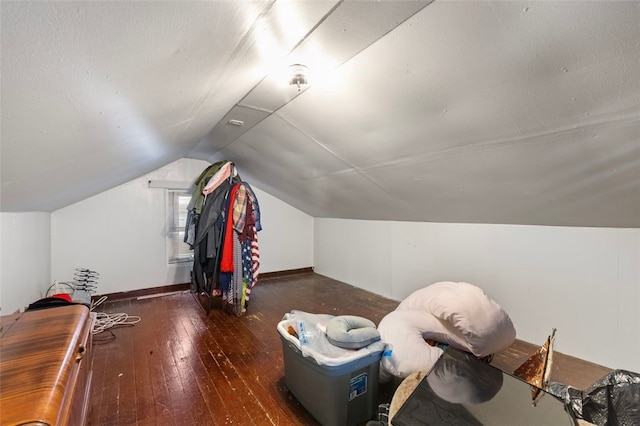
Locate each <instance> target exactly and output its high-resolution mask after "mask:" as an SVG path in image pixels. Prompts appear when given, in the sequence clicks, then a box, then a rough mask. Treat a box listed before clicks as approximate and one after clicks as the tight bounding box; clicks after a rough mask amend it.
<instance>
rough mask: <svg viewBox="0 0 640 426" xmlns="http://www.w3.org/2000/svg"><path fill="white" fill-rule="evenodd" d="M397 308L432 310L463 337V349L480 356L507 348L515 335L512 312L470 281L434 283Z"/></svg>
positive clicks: (412, 294) (430, 311) (413, 294)
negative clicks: (509, 312) (508, 313)
mask: <svg viewBox="0 0 640 426" xmlns="http://www.w3.org/2000/svg"><path fill="white" fill-rule="evenodd" d="M396 310H398V311H404V310H417V311H422V312H429V313H431V314H432V315H434V316H435V317H437V318H439V319H441V320H442V321H444V322H445V323H447V324H449V325H450V326H451V327H453V328H454V329H455V330H457V334H458V335H461V336H462V337H463V338H464V341H465V347H462V348H460V349H466V350H468V351H470V352H471V353H473V354H474V355H476V356H478V357H483V356H487V355H490V354H493V353H496V352H499V351H501V350H503V349H506V348H507V347H509V345H511V344H512V343H513V341H514V340H515V338H516V330H515V328H514V326H513V323H512V322H511V318H509V315H507V313H506V312H505V311H504V310H503V309H502V307H501V306H500V305H498V304H497V303H496V302H495V301H494V300H492V299H491V298H490V297H489V296H487V295H486V294H485V293H484V291H483V290H482V289H481V288H479V287H477V286H475V285H473V284H469V283H464V282H449V281H444V282H439V283H435V284H431V285H429V286H427V287H424V288H422V289H420V290H416V291H415V292H413V293H411V294H410V295H409V296H408V297H407V298H406V299H404V300H403V301H402V302H401V303H400V305H399V306H398V308H397V309H396ZM436 340H437V339H436ZM443 343H446V341H445V342H443ZM452 346H454V345H452Z"/></svg>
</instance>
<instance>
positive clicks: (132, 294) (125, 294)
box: [91, 283, 191, 302]
mask: <svg viewBox="0 0 640 426" xmlns="http://www.w3.org/2000/svg"><path fill="white" fill-rule="evenodd" d="M190 287H191V284H189V283H183V284H170V285H163V286H160V287H151V288H142V289H139V290H131V291H120V292H117V293H107V294H102V295H94V296H92V297H91V300H92V301H94V302H95V301H96V300H98V299H100V298H101V297H103V296H107V299H108V300H110V301H113V300H122V299H136V298H138V297H142V296H149V295H151V294H159V293H171V292H174V291H185V290H189V288H190Z"/></svg>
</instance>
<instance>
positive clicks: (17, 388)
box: [0, 305, 91, 425]
mask: <svg viewBox="0 0 640 426" xmlns="http://www.w3.org/2000/svg"><path fill="white" fill-rule="evenodd" d="M88 319H89V309H88V308H87V307H86V306H84V305H73V306H64V307H56V308H50V309H43V310H39V311H29V312H25V313H23V314H21V315H20V317H19V318H18V319H17V320H16V321H15V322H14V323H13V324H12V325H11V326H10V328H8V329H7V330H3V333H2V337H0V406H1V407H2V411H1V414H0V424H2V425H11V424H21V423H26V422H38V421H39V422H43V423H45V424H59V421H58V420H59V416H60V407H61V406H62V405H63V401H64V399H65V397H67V396H66V394H67V393H68V392H69V389H67V387H68V386H69V382H70V379H71V375H72V371H73V370H74V366H75V365H76V364H77V360H76V357H77V356H78V353H79V352H83V351H84V348H81V346H82V345H84V343H85V341H84V340H85V339H86V335H87V332H89V333H90V332H91V330H87V328H88V327H90V324H91V322H90V321H89V320H88Z"/></svg>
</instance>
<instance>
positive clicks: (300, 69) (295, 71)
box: [289, 64, 309, 92]
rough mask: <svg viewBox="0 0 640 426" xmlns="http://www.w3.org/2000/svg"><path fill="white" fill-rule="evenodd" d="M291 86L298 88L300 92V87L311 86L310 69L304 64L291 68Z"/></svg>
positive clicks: (291, 66)
mask: <svg viewBox="0 0 640 426" xmlns="http://www.w3.org/2000/svg"><path fill="white" fill-rule="evenodd" d="M289 84H290V85H291V86H297V87H298V92H299V91H300V90H301V89H300V86H303V85H305V84H309V68H307V67H306V66H305V65H302V64H293V65H290V66H289Z"/></svg>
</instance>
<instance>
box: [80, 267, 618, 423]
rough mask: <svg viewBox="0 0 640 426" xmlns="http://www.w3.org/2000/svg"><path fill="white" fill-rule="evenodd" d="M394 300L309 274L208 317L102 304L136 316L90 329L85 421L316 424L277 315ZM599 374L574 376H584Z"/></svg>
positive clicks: (279, 281)
mask: <svg viewBox="0 0 640 426" xmlns="http://www.w3.org/2000/svg"><path fill="white" fill-rule="evenodd" d="M397 305H398V302H397V301H394V300H390V299H386V298H384V297H381V296H378V295H375V294H372V293H369V292H367V291H364V290H361V289H359V288H356V287H353V286H350V285H347V284H344V283H341V282H338V281H335V280H332V279H330V278H327V277H323V276H321V275H318V274H315V273H305V274H297V275H291V276H288V277H278V278H273V279H266V280H263V281H262V282H261V283H260V285H258V286H257V287H256V288H255V289H254V291H253V293H252V295H251V301H250V303H249V308H248V312H247V314H246V315H245V316H243V317H235V316H232V315H229V314H227V313H224V312H222V310H221V309H220V307H219V306H214V308H213V309H212V311H211V312H210V314H209V315H208V316H207V315H206V314H205V312H204V310H203V309H202V308H201V306H200V304H199V303H198V301H197V299H196V297H195V296H194V295H193V294H191V293H189V292H188V291H183V292H177V293H171V294H166V295H162V296H159V297H152V298H141V299H126V300H117V301H111V302H109V301H107V302H106V303H104V304H103V305H101V306H99V307H98V308H97V310H102V311H105V312H110V313H116V312H124V313H127V314H129V315H137V316H140V317H141V321H140V322H139V323H138V324H136V325H135V326H128V327H118V328H115V329H113V334H114V335H115V339H113V340H112V341H108V342H100V340H104V339H105V338H107V337H109V336H108V334H107V333H103V334H101V335H99V336H96V339H95V340H94V346H93V352H94V361H93V384H92V392H91V399H90V408H89V419H88V424H89V425H100V426H102V425H162V426H164V425H180V426H186V425H241V426H244V425H316V424H318V423H317V422H316V421H315V420H314V419H313V417H311V415H310V414H309V413H308V412H307V411H306V410H305V409H304V408H303V407H302V406H301V405H300V404H299V403H298V402H297V401H296V400H295V398H294V397H293V396H292V395H291V394H290V393H289V391H288V390H287V388H286V386H285V384H284V366H283V358H282V345H281V340H280V335H279V334H278V332H277V330H276V326H277V324H278V322H279V321H280V320H281V319H282V316H283V315H284V314H285V313H287V312H290V311H291V310H294V309H297V310H302V311H306V312H313V313H328V314H333V315H342V314H351V315H359V316H363V317H366V318H369V319H371V320H372V321H374V322H375V323H376V324H377V323H379V322H380V320H381V319H382V318H383V317H384V316H385V315H386V314H387V313H388V312H390V311H392V310H393V309H395V308H396V306H397ZM514 345H515V349H514V350H513V351H512V352H509V350H507V351H505V353H503V354H497V355H496V357H495V359H494V364H496V365H498V366H499V367H501V368H503V369H507V370H508V371H513V369H514V367H513V365H516V366H517V365H519V363H520V362H522V361H523V360H524V359H526V357H527V356H528V355H527V354H528V353H531V352H533V351H528V349H529V346H527V344H525V343H523V342H516V344H514ZM518 345H519V346H518ZM530 346H531V347H532V348H534V349H535V346H533V345H530ZM512 348H514V347H512ZM512 348H510V349H512ZM521 358H522V360H520V359H521ZM569 364H571V363H569ZM574 364H575V363H574ZM595 367H599V366H595ZM607 371H608V370H607ZM600 372H601V371H600V370H598V369H597V368H596V369H595V370H593V369H592V370H589V371H584V370H580V371H579V374H577V376H579V380H583V381H586V380H588V383H592V382H593V380H595V379H596V378H598V377H600V376H601V375H602V374H600ZM569 373H571V372H569ZM570 375H571V374H569V376H570ZM592 376H593V377H592ZM553 378H554V377H553V376H552V379H553ZM570 379H572V378H571V377H570ZM565 383H569V384H571V380H567V381H565ZM397 384H398V383H397V382H396V383H389V384H385V385H381V387H380V390H379V402H381V403H382V402H390V401H391V397H392V395H393V391H394V389H395V386H397ZM574 385H575V384H574Z"/></svg>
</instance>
